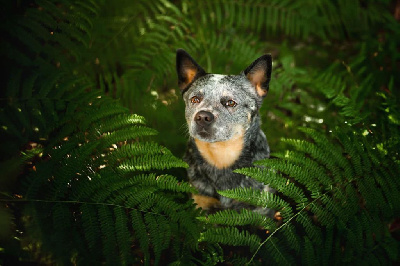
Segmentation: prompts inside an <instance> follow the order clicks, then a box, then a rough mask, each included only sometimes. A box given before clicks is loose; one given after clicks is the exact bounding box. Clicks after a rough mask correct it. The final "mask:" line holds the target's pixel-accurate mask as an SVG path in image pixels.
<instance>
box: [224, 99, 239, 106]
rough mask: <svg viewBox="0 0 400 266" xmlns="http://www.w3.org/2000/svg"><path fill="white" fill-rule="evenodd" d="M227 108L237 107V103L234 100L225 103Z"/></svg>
mask: <svg viewBox="0 0 400 266" xmlns="http://www.w3.org/2000/svg"><path fill="white" fill-rule="evenodd" d="M225 105H226V106H229V107H235V106H236V105H237V103H236V102H235V101H234V100H229V101H227V102H226V103H225Z"/></svg>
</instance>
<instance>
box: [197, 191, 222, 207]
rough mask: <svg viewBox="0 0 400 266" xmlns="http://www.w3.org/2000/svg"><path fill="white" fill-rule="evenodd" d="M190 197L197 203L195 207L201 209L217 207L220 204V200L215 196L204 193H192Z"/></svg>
mask: <svg viewBox="0 0 400 266" xmlns="http://www.w3.org/2000/svg"><path fill="white" fill-rule="evenodd" d="M192 199H193V200H194V203H196V204H197V207H198V208H202V209H203V210H209V209H214V208H219V207H220V205H221V203H220V201H219V200H217V199H216V198H213V197H208V196H204V195H198V194H196V195H192Z"/></svg>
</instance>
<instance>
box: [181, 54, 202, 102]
mask: <svg viewBox="0 0 400 266" xmlns="http://www.w3.org/2000/svg"><path fill="white" fill-rule="evenodd" d="M176 71H177V73H178V85H179V88H180V89H181V92H182V94H183V93H184V92H185V91H186V90H187V88H188V87H189V85H190V84H192V83H193V82H194V81H195V80H196V79H198V78H199V77H201V76H204V75H205V74H206V72H205V71H204V69H202V68H201V67H200V66H199V65H198V64H197V63H196V61H194V60H193V58H192V57H191V56H190V55H189V54H188V53H187V52H186V51H185V50H183V49H178V50H177V51H176Z"/></svg>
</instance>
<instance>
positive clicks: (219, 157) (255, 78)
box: [176, 49, 274, 216]
mask: <svg viewBox="0 0 400 266" xmlns="http://www.w3.org/2000/svg"><path fill="white" fill-rule="evenodd" d="M176 69H177V72H178V82H179V88H180V89H181V91H182V95H183V99H184V101H185V104H186V110H185V117H186V121H187V125H188V129H189V134H190V139H189V143H188V149H187V152H186V154H185V157H184V160H185V161H186V162H187V163H188V164H189V168H188V176H189V179H190V182H191V183H192V185H193V186H194V187H196V188H197V190H198V191H199V193H200V195H194V196H193V198H194V200H195V202H196V203H197V204H198V205H199V207H202V208H203V209H209V208H217V209H219V208H222V209H225V208H233V209H238V210H240V209H241V208H250V209H254V207H251V206H249V205H246V204H243V203H239V202H237V201H234V200H232V199H230V198H226V197H223V196H221V195H219V194H218V193H217V191H218V190H226V189H233V188H236V187H252V188H256V189H260V190H266V191H271V192H273V189H271V188H269V187H268V186H267V185H264V184H262V183H260V182H258V181H255V180H253V179H251V178H248V177H246V176H243V175H240V174H236V173H234V172H233V170H234V169H237V168H242V167H249V166H253V162H254V161H256V160H261V159H264V158H267V157H269V146H268V143H267V138H266V137H265V134H264V133H263V132H262V131H261V129H260V123H261V122H260V116H259V112H258V110H259V109H260V107H261V104H262V101H263V98H264V97H265V96H266V95H267V92H268V87H269V81H270V78H271V70H272V59H271V55H263V56H261V57H260V58H258V59H257V60H255V61H254V62H253V63H252V64H251V65H250V66H249V67H247V68H246V69H245V70H244V71H243V72H242V73H241V74H239V75H219V74H209V73H206V72H205V71H204V70H203V69H202V68H201V67H200V66H199V65H198V64H197V63H196V62H195V61H194V60H193V58H192V57H191V56H190V55H189V54H188V53H187V52H185V51H184V50H182V49H178V50H177V53H176ZM256 211H258V212H261V213H263V214H266V215H269V216H273V215H274V211H272V210H270V209H261V208H257V209H256Z"/></svg>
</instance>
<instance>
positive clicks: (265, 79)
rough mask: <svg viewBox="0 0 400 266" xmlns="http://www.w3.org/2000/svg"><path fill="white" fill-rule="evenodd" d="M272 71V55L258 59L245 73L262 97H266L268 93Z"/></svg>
mask: <svg viewBox="0 0 400 266" xmlns="http://www.w3.org/2000/svg"><path fill="white" fill-rule="evenodd" d="M271 71H272V57H271V55H270V54H266V55H263V56H261V57H259V58H258V59H256V60H255V61H254V62H253V63H252V64H251V65H250V66H249V67H247V68H246V70H245V71H244V72H243V73H244V75H245V76H246V78H247V79H248V80H249V81H250V83H251V84H252V85H253V86H254V88H255V90H256V93H257V94H258V96H260V97H265V96H266V95H267V93H268V89H269V81H270V79H271Z"/></svg>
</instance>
